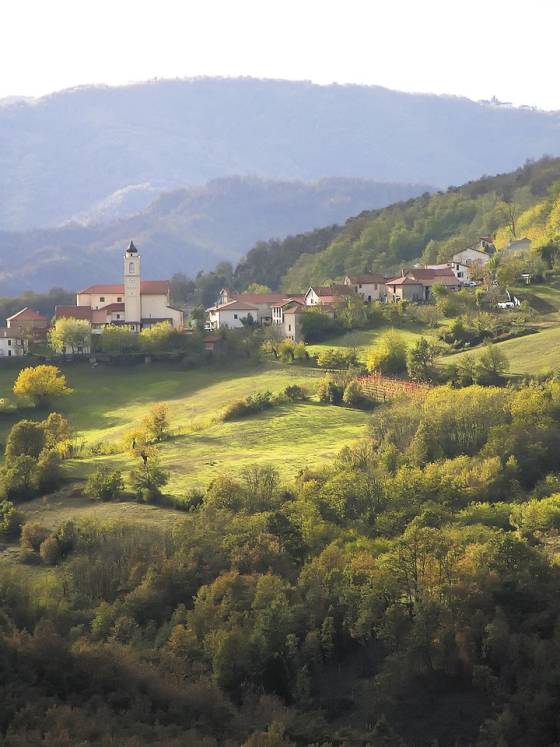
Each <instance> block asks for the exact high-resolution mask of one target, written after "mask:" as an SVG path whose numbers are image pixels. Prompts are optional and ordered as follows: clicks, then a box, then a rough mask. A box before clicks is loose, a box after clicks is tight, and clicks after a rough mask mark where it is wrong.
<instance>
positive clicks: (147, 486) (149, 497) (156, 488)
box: [130, 453, 169, 503]
mask: <svg viewBox="0 0 560 747" xmlns="http://www.w3.org/2000/svg"><path fill="white" fill-rule="evenodd" d="M141 456H142V455H141ZM168 480H169V473H168V472H166V471H165V470H164V469H162V467H161V466H160V463H159V458H158V456H157V453H152V454H151V455H149V456H146V455H144V456H142V462H141V464H140V466H139V467H138V468H137V469H134V470H132V472H131V473H130V483H131V485H132V488H133V489H134V491H135V493H136V496H137V498H138V500H139V501H140V502H142V503H157V501H158V499H159V497H160V495H161V490H160V488H162V487H163V486H164V485H166V484H167V482H168Z"/></svg>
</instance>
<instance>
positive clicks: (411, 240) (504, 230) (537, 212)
mask: <svg viewBox="0 0 560 747" xmlns="http://www.w3.org/2000/svg"><path fill="white" fill-rule="evenodd" d="M559 180H560V159H548V158H547V159H542V160H540V161H538V162H535V163H528V164H526V165H525V166H524V167H522V168H520V169H517V170H516V171H514V172H511V173H509V174H502V175H499V176H496V177H485V178H483V179H479V180H477V181H473V182H469V183H467V184H465V185H463V186H462V187H459V188H450V189H448V190H447V191H446V192H438V193H437V194H434V195H427V194H426V195H422V196H420V197H417V198H415V199H412V200H409V201H408V202H406V203H401V204H397V205H391V206H389V207H387V208H383V209H380V210H374V211H368V212H365V213H363V214H361V215H359V216H357V217H356V218H352V219H350V220H348V221H347V222H346V225H345V226H344V227H343V228H342V229H341V230H339V231H337V232H336V234H335V235H334V237H333V236H326V237H325V240H323V241H320V240H319V241H314V240H315V239H317V238H318V236H317V234H316V233H311V234H306V235H304V236H302V237H300V238H299V242H298V250H299V251H297V252H294V251H291V253H289V254H286V255H285V256H286V257H287V258H288V260H289V261H288V262H282V259H281V258H279V259H278V262H277V266H275V267H274V268H273V271H272V272H271V277H270V281H271V282H269V283H268V285H271V287H275V286H276V285H279V286H282V287H285V288H290V289H291V290H297V289H304V288H306V287H308V286H309V285H310V283H321V282H323V281H328V280H331V279H334V278H337V277H341V276H343V275H344V274H345V273H347V272H363V270H364V268H365V267H368V268H370V269H372V270H379V271H389V270H391V271H398V270H399V267H400V266H401V263H407V264H408V263H412V262H415V261H422V262H442V261H445V260H447V259H448V258H449V256H450V255H451V254H453V253H454V252H455V251H458V250H459V249H462V248H465V247H466V246H469V245H471V244H473V243H475V242H476V241H477V240H478V238H479V237H481V236H487V235H494V234H496V235H497V240H498V245H499V247H500V248H501V247H503V246H505V244H506V243H507V241H509V240H510V239H511V238H512V236H511V232H510V230H509V229H508V227H507V220H506V217H505V211H506V207H507V204H509V205H511V206H513V208H514V210H515V212H516V214H517V215H518V219H517V225H516V229H517V232H518V234H517V235H518V236H523V235H525V234H528V235H529V236H530V237H531V238H533V239H534V240H535V242H536V243H537V244H538V243H539V242H540V243H542V242H543V241H544V242H546V241H550V240H552V239H554V237H555V236H557V235H558V234H559V233H560V224H558V207H557V199H558V194H559V193H560V184H559ZM506 203H507V204H506ZM521 231H522V232H523V233H520V232H521ZM309 246H310V247H311V248H310V249H309V248H308V247H309ZM279 252H280V256H282V255H283V253H282V247H280V249H279ZM259 264H261V263H260V261H259V257H258V256H257V252H254V253H253V252H251V253H249V255H248V257H247V258H246V259H245V260H244V261H243V262H242V263H240V266H239V267H238V269H237V271H236V276H239V277H242V278H243V281H246V282H251V281H252V279H253V275H255V276H257V275H258V276H259V277H261V275H262V270H259V268H258V265H259ZM280 272H283V276H281V275H280ZM259 282H264V279H262V278H261V279H260V280H259Z"/></svg>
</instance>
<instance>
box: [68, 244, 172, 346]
mask: <svg viewBox="0 0 560 747" xmlns="http://www.w3.org/2000/svg"><path fill="white" fill-rule="evenodd" d="M55 316H56V318H57V319H64V318H72V319H85V320H87V321H89V322H90V323H91V329H92V332H101V331H102V330H103V328H104V327H105V326H106V325H108V324H118V325H122V326H127V327H129V328H130V329H131V330H132V331H134V332H140V331H141V330H142V329H144V328H146V327H149V326H152V325H153V324H157V323H158V322H168V323H169V324H171V325H172V326H173V327H175V328H176V329H182V327H183V312H182V311H181V310H180V309H177V308H175V307H174V306H172V305H171V301H170V285H169V281H167V280H142V276H141V259H140V254H139V253H138V250H137V249H136V247H135V246H134V242H133V241H131V242H130V244H129V245H128V248H127V250H126V252H125V254H124V272H123V282H122V283H114V284H98V285H90V286H89V287H87V288H84V289H83V290H81V291H79V292H78V293H77V294H76V305H75V306H57V307H56V310H55Z"/></svg>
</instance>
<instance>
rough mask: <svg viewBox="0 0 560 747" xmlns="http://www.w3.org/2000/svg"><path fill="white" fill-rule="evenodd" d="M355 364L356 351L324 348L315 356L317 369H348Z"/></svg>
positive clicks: (356, 359) (356, 361)
mask: <svg viewBox="0 0 560 747" xmlns="http://www.w3.org/2000/svg"><path fill="white" fill-rule="evenodd" d="M357 364H358V356H357V354H356V351H355V350H352V349H348V348H326V349H325V350H321V352H320V353H319V355H318V356H317V365H318V366H319V368H350V367H351V366H356V365H357Z"/></svg>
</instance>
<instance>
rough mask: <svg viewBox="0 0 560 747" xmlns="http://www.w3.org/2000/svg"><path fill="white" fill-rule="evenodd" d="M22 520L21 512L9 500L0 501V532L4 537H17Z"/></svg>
mask: <svg viewBox="0 0 560 747" xmlns="http://www.w3.org/2000/svg"><path fill="white" fill-rule="evenodd" d="M23 521H24V519H23V514H22V513H21V512H20V511H18V510H17V509H16V507H15V506H14V504H13V503H12V502H11V501H6V500H3V501H0V534H3V535H4V536H6V537H17V535H18V534H19V533H20V531H21V526H22V524H23Z"/></svg>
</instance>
